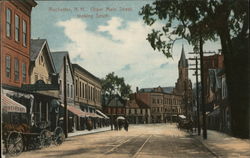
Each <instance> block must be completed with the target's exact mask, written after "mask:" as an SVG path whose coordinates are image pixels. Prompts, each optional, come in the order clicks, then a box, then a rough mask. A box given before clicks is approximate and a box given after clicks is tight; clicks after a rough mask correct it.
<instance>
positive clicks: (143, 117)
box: [126, 93, 151, 124]
mask: <svg viewBox="0 0 250 158" xmlns="http://www.w3.org/2000/svg"><path fill="white" fill-rule="evenodd" d="M126 118H127V119H128V121H129V123H133V124H143V123H151V111H150V107H149V106H148V105H147V104H145V103H144V102H143V101H141V100H140V99H139V98H137V93H134V94H132V95H131V96H130V100H128V101H127V103H126Z"/></svg>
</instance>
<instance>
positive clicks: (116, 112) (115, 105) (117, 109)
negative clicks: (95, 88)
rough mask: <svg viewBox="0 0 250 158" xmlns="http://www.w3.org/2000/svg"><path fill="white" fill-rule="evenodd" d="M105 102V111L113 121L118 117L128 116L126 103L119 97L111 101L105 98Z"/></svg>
mask: <svg viewBox="0 0 250 158" xmlns="http://www.w3.org/2000/svg"><path fill="white" fill-rule="evenodd" d="M103 100H104V102H103V111H104V113H105V114H107V115H108V117H110V118H111V120H112V119H113V120H114V119H115V118H117V117H118V116H125V115H126V107H125V106H126V103H125V102H124V101H123V100H122V99H121V98H120V97H119V96H116V97H114V98H113V99H111V100H110V101H108V100H106V99H105V98H103Z"/></svg>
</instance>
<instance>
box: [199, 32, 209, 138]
mask: <svg viewBox="0 0 250 158" xmlns="http://www.w3.org/2000/svg"><path fill="white" fill-rule="evenodd" d="M200 68H201V69H200V71H201V98H202V99H201V102H202V116H203V117H202V122H203V126H202V128H203V139H207V125H206V109H205V96H204V75H203V72H204V71H203V41H202V36H201V33H200Z"/></svg>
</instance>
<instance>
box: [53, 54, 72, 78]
mask: <svg viewBox="0 0 250 158" xmlns="http://www.w3.org/2000/svg"><path fill="white" fill-rule="evenodd" d="M68 54H69V53H68V52H67V51H58V52H51V55H52V58H53V60H54V64H55V68H56V72H57V73H60V71H61V68H62V66H63V58H64V56H68Z"/></svg>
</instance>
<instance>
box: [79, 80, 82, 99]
mask: <svg viewBox="0 0 250 158" xmlns="http://www.w3.org/2000/svg"><path fill="white" fill-rule="evenodd" d="M79 88H80V96H79V97H82V82H81V81H80V86H79Z"/></svg>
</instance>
